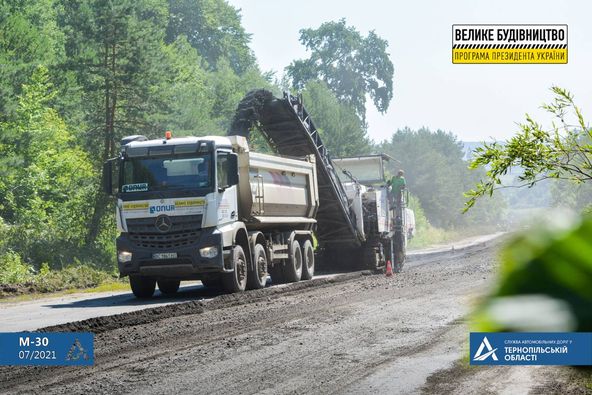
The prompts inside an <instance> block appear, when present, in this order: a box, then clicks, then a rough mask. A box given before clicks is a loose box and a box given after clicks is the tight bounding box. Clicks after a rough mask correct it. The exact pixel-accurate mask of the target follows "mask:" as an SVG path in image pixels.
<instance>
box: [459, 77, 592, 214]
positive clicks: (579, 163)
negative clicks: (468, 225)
mask: <svg viewBox="0 0 592 395" xmlns="http://www.w3.org/2000/svg"><path fill="white" fill-rule="evenodd" d="M552 91H553V93H554V94H555V97H554V100H553V102H552V103H551V104H547V105H543V109H545V110H546V111H548V112H549V113H550V114H551V115H552V116H553V117H554V118H555V120H556V122H553V124H552V126H551V128H549V129H545V128H544V127H543V126H542V125H541V124H539V123H538V122H536V121H535V120H534V119H532V118H531V117H530V116H529V115H528V114H527V115H526V122H525V123H522V124H520V131H519V132H518V133H516V135H514V137H512V138H511V139H509V140H508V141H506V142H504V143H500V142H493V143H487V144H484V145H483V146H482V147H479V148H477V149H476V151H475V156H474V158H473V161H472V162H471V168H472V169H477V168H486V169H487V172H486V173H485V176H484V177H483V178H482V179H481V181H480V182H478V183H477V184H476V187H475V188H473V189H471V190H470V191H469V192H467V194H466V196H467V197H468V201H467V202H466V207H465V210H468V209H470V208H471V207H472V206H473V205H474V204H475V202H476V201H477V199H478V198H479V197H481V196H484V195H489V196H491V195H492V194H493V192H494V191H495V190H497V189H500V188H505V187H508V185H506V184H504V183H503V177H504V176H505V175H506V174H507V173H508V172H509V171H510V170H511V169H513V168H520V169H522V174H520V175H519V176H518V180H519V181H520V182H521V183H522V186H530V187H532V186H533V185H535V184H538V183H539V182H541V181H542V180H545V179H556V180H558V179H561V180H569V181H572V182H574V183H584V182H587V181H590V180H592V144H590V142H591V138H592V129H590V128H589V127H588V125H587V124H586V122H585V121H584V117H583V115H582V112H581V111H580V109H579V108H578V107H577V106H576V104H575V103H574V100H573V95H571V94H570V93H569V92H568V91H566V90H564V89H562V88H559V87H553V88H552Z"/></svg>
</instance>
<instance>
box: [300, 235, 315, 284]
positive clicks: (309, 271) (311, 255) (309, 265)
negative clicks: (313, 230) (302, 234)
mask: <svg viewBox="0 0 592 395" xmlns="http://www.w3.org/2000/svg"><path fill="white" fill-rule="evenodd" d="M302 257H303V262H302V263H303V265H302V279H303V280H310V279H311V278H312V277H313V276H314V269H315V252H314V248H313V246H312V243H311V242H310V240H306V241H305V242H304V244H303V245H302Z"/></svg>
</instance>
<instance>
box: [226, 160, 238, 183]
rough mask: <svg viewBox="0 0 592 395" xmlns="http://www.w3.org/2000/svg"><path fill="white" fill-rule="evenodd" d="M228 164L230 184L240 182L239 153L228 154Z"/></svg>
mask: <svg viewBox="0 0 592 395" xmlns="http://www.w3.org/2000/svg"><path fill="white" fill-rule="evenodd" d="M226 163H227V165H228V169H227V170H228V172H227V173H226V174H228V186H233V185H237V184H238V155H237V154H230V155H228V161H227V162H226Z"/></svg>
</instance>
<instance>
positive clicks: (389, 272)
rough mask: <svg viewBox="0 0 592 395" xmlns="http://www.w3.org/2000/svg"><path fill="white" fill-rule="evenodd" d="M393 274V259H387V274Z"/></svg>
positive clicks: (388, 275)
mask: <svg viewBox="0 0 592 395" xmlns="http://www.w3.org/2000/svg"><path fill="white" fill-rule="evenodd" d="M392 275H393V265H391V261H386V276H387V277H390V276H392Z"/></svg>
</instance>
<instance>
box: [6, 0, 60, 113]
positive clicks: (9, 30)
mask: <svg viewBox="0 0 592 395" xmlns="http://www.w3.org/2000/svg"><path fill="white" fill-rule="evenodd" d="M53 3H54V2H53V0H37V1H34V2H25V1H19V0H7V1H2V2H0V65H1V67H0V81H1V83H0V120H2V117H4V119H3V120H6V119H7V117H8V116H9V115H11V114H13V113H14V111H15V110H16V108H17V96H18V95H19V94H20V89H21V86H22V85H23V84H24V83H25V82H26V81H27V78H28V77H29V76H30V75H31V73H32V72H33V70H35V68H36V67H37V66H38V65H39V64H44V65H46V66H51V65H55V64H56V63H58V62H59V61H60V60H61V59H62V56H63V39H64V38H63V35H62V33H61V32H60V31H59V29H57V27H56V23H55V9H54V7H53Z"/></svg>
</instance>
